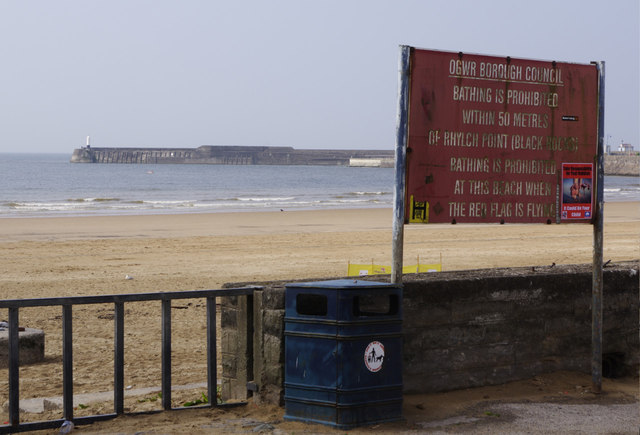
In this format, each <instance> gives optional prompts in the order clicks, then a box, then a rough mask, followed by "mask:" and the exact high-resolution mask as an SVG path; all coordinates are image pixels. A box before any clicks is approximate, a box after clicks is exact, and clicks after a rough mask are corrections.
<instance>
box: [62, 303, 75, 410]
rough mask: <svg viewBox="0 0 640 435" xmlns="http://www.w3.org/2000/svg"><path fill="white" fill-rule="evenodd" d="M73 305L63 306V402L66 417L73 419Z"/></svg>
mask: <svg viewBox="0 0 640 435" xmlns="http://www.w3.org/2000/svg"><path fill="white" fill-rule="evenodd" d="M72 308H73V305H63V306H62V404H63V410H64V411H63V414H64V419H65V420H69V421H72V420H73V312H72Z"/></svg>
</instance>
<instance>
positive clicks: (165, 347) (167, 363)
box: [162, 299, 171, 410]
mask: <svg viewBox="0 0 640 435" xmlns="http://www.w3.org/2000/svg"><path fill="white" fill-rule="evenodd" d="M162 407H163V408H164V409H165V410H170V409H171V299H162Z"/></svg>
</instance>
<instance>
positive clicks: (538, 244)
mask: <svg viewBox="0 0 640 435" xmlns="http://www.w3.org/2000/svg"><path fill="white" fill-rule="evenodd" d="M391 227H392V210H391V209H360V210H323V211H283V212H279V211H276V212H246V213H216V214H181V215H151V216H109V217H73V218H68V217H60V218H22V219H14V218H6V219H1V220H0V258H2V262H1V263H0V298H2V299H13V298H41V297H54V296H71V295H97V294H121V293H138V292H155V291H175V290H196V289H215V288H220V287H221V286H222V285H223V284H225V283H228V282H250V281H265V280H291V281H294V280H296V279H300V278H318V279H326V278H331V277H342V276H345V275H346V271H347V264H348V263H349V262H351V263H370V262H374V263H376V264H390V263H391V242H392V240H391V239H392V231H391ZM592 241H593V229H592V226H590V225H585V224H566V225H542V224H540V225H517V224H505V225H411V226H406V227H405V242H404V262H405V264H407V265H409V264H415V263H416V261H417V258H418V257H419V259H420V262H421V263H440V262H442V267H443V270H462V269H478V268H495V267H510V266H538V265H550V264H552V263H556V264H576V263H590V262H591V261H592ZM639 246H640V203H636V202H632V203H607V204H606V205H605V228H604V260H605V261H607V260H611V261H613V262H618V261H627V260H636V259H638V258H640V252H639ZM127 275H129V276H130V277H133V279H125V276H127ZM175 305H177V306H174V309H173V326H174V331H173V353H174V360H173V377H174V379H173V383H174V384H175V385H177V384H187V383H194V382H205V381H206V378H204V377H203V373H204V367H205V366H206V358H205V357H204V352H203V350H204V345H205V338H206V337H205V334H204V332H205V331H204V326H203V325H204V321H203V320H204V301H192V303H191V305H188V303H187V301H185V302H184V303H182V302H176V304H175ZM112 313H113V310H112V307H111V306H109V305H98V306H81V307H77V308H76V309H74V319H73V321H74V340H75V341H74V378H75V383H74V392H76V393H88V392H99V391H109V390H111V389H112V377H113V368H112V367H113V356H112V353H113V321H112V318H113V317H112V316H113V314H112ZM125 313H126V327H125V328H126V338H125V340H126V346H127V350H126V355H125V385H127V386H131V387H132V388H134V389H135V388H142V387H148V386H154V385H155V386H157V385H159V384H160V359H159V355H160V304H159V303H133V304H127V305H126V311H125ZM6 318H7V312H6V310H0V320H2V319H6ZM20 324H21V325H23V326H27V327H32V328H39V329H44V330H45V333H46V361H45V362H44V363H40V364H35V365H32V366H25V367H22V368H21V372H20V376H21V387H20V388H21V398H32V397H48V396H56V395H61V394H62V385H61V379H62V376H61V370H62V368H61V364H60V362H61V345H60V337H61V332H60V330H61V325H60V324H61V310H60V309H59V308H44V309H43V308H39V309H24V310H21V311H20ZM6 373H7V371H6V369H4V370H0V403H3V402H4V401H5V400H6V398H7V397H8V385H7V376H6ZM196 398H197V396H194V397H193V398H191V399H196ZM184 400H189V398H188V397H185V398H184ZM127 406H128V407H129V408H130V409H139V408H140V407H145V406H151V407H156V408H159V407H160V404H159V403H152V401H151V400H149V401H147V402H143V403H138V402H137V401H132V402H131V403H129V404H128V405H127ZM96 412H109V409H106V410H102V411H100V410H97V409H91V408H90V409H88V410H82V409H80V410H78V415H82V414H83V413H84V414H92V413H96ZM40 418H42V416H38V417H37V418H35V419H36V420H37V419H40ZM27 419H28V417H27ZM32 419H33V418H32Z"/></svg>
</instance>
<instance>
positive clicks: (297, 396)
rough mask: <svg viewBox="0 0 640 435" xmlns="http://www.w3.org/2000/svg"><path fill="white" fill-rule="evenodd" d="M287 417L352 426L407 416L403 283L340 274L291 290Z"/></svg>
mask: <svg viewBox="0 0 640 435" xmlns="http://www.w3.org/2000/svg"><path fill="white" fill-rule="evenodd" d="M284 335H285V384H284V388H285V393H284V394H285V396H284V400H285V415H284V418H285V419H286V420H297V421H305V422H316V423H322V424H327V425H330V426H334V427H336V428H340V429H349V428H352V427H356V426H361V425H367V424H374V423H381V422H387V421H394V420H399V419H401V418H402V288H401V287H399V286H397V285H394V284H388V283H382V282H372V281H360V280H350V279H343V280H332V281H319V282H307V283H296V284H288V285H287V286H286V291H285V333H284Z"/></svg>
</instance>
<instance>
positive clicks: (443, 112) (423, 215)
mask: <svg viewBox="0 0 640 435" xmlns="http://www.w3.org/2000/svg"><path fill="white" fill-rule="evenodd" d="M597 102H598V72H597V68H596V66H595V65H591V64H573V63H563V62H551V61H548V62H547V61H537V60H527V59H516V58H510V57H495V56H484V55H473V54H463V53H453V52H442V51H432V50H418V49H412V51H411V56H410V91H409V117H408V119H409V122H408V125H409V126H408V147H407V163H406V173H405V175H406V197H405V207H406V209H405V216H406V219H405V221H406V222H407V223H412V222H416V223H432V222H435V223H437V222H448V223H464V222H471V223H489V222H500V223H504V222H517V223H536V222H541V223H542V222H544V223H551V222H557V223H560V222H562V221H563V220H564V219H566V221H567V222H575V221H577V220H582V221H584V220H585V219H587V220H588V219H590V216H591V215H592V211H591V209H589V210H586V209H581V210H582V214H581V217H577V215H576V216H570V214H569V213H567V214H566V217H565V213H564V212H565V211H567V212H569V210H568V209H567V210H565V209H564V207H565V205H566V206H567V207H571V205H569V203H568V201H565V200H564V196H563V190H564V183H565V175H564V172H563V164H565V163H567V164H570V165H568V166H567V168H569V169H568V170H570V168H578V167H579V165H582V164H591V165H592V164H593V162H594V161H595V158H596V154H597V144H598V135H597V125H598V117H597ZM593 172H594V169H593V166H591V173H590V175H589V177H579V178H585V179H586V178H589V179H590V180H593V179H595V174H594V173H593ZM590 201H591V200H590ZM581 207H582V206H581Z"/></svg>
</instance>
